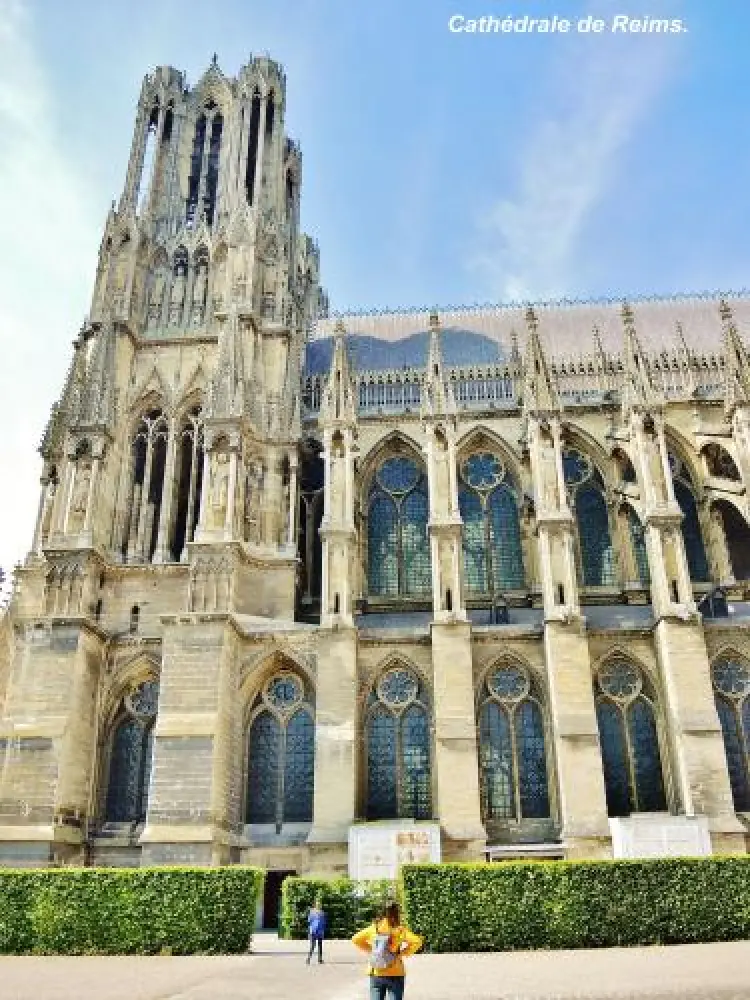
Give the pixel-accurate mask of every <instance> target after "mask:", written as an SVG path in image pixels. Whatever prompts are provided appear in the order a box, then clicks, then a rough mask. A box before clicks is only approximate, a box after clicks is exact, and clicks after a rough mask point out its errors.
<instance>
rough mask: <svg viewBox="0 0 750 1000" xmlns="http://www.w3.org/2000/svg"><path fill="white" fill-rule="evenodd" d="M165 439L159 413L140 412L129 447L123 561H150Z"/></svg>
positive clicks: (158, 510) (161, 489)
mask: <svg viewBox="0 0 750 1000" xmlns="http://www.w3.org/2000/svg"><path fill="white" fill-rule="evenodd" d="M168 439H169V425H168V423H167V419H166V417H165V415H164V413H163V412H162V410H160V409H152V410H148V411H147V412H146V413H144V414H143V416H142V417H141V419H140V420H139V422H138V425H137V427H136V431H135V435H134V437H133V443H132V446H131V469H132V478H131V485H130V497H129V503H128V505H127V510H126V523H125V529H124V532H123V543H122V555H123V560H125V561H128V562H150V561H151V560H152V558H153V555H154V552H155V551H156V543H157V539H158V536H159V520H160V515H161V507H162V500H163V493H164V473H165V467H166V458H167V444H168Z"/></svg>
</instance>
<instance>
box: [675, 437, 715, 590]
mask: <svg viewBox="0 0 750 1000" xmlns="http://www.w3.org/2000/svg"><path fill="white" fill-rule="evenodd" d="M668 455H669V467H670V469H671V471H672V483H673V486H674V495H675V500H676V501H677V503H678V505H679V507H680V510H681V511H682V515H683V516H682V523H681V525H680V528H681V530H682V538H683V541H684V543H685V555H686V556H687V563H688V570H689V572H690V579H691V580H693V581H694V582H696V583H705V582H707V581H708V580H710V579H711V575H710V573H709V571H708V559H707V557H706V545H705V542H704V540H703V532H702V530H701V524H700V518H699V517H698V503H697V500H696V495H695V487H694V485H693V478H692V476H691V474H690V471H689V469H688V467H687V465H686V464H685V463H684V462H683V461H682V459H681V458H679V456H678V455H676V454H675V453H674V452H671V451H670V452H669V453H668Z"/></svg>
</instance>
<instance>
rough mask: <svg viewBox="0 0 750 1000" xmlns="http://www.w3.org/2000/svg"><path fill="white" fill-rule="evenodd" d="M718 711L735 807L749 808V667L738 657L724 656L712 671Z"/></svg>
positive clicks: (740, 808) (738, 808) (739, 809)
mask: <svg viewBox="0 0 750 1000" xmlns="http://www.w3.org/2000/svg"><path fill="white" fill-rule="evenodd" d="M711 679H712V681H713V688H714V699H715V701H716V710H717V712H718V715H719V721H720V722H721V731H722V734H723V736H724V750H725V752H726V755H727V768H728V770H729V781H730V784H731V786H732V797H733V799H734V808H735V809H736V810H737V812H749V811H750V668H748V665H747V663H746V662H745V661H744V660H743V659H741V658H740V657H739V656H735V655H731V656H723V657H721V658H720V659H719V660H717V661H716V663H714V665H713V668H712V670H711Z"/></svg>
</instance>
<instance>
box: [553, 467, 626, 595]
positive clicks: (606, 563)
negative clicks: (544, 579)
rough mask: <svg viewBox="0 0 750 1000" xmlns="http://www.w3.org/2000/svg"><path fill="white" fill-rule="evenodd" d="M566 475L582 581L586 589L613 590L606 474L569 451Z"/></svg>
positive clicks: (615, 570) (613, 571)
mask: <svg viewBox="0 0 750 1000" xmlns="http://www.w3.org/2000/svg"><path fill="white" fill-rule="evenodd" d="M563 475H564V477H565V486H566V489H567V491H568V499H569V502H570V505H571V507H572V508H573V511H574V514H575V519H576V526H577V529H578V531H577V535H578V560H579V574H580V578H581V581H582V583H583V585H584V587H612V586H614V585H616V583H617V566H616V560H615V553H614V549H613V546H612V535H611V533H610V527H609V512H608V509H607V501H606V496H605V489H604V480H603V478H602V474H601V473H600V472H599V470H598V469H597V468H596V466H595V465H594V464H593V462H591V460H590V459H589V458H588V456H586V455H584V454H582V452H580V451H576V450H575V449H573V448H566V449H565V451H564V452H563Z"/></svg>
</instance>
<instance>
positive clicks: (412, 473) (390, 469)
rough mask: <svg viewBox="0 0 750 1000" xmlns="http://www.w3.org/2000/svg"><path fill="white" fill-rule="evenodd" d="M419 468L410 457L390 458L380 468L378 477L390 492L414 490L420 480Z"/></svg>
mask: <svg viewBox="0 0 750 1000" xmlns="http://www.w3.org/2000/svg"><path fill="white" fill-rule="evenodd" d="M419 476H420V472H419V468H418V466H417V465H416V464H415V463H414V462H412V461H411V459H408V458H399V457H396V458H388V459H386V461H385V462H383V464H382V465H381V466H380V468H379V469H378V475H377V479H378V482H379V483H380V485H381V486H382V487H383V489H385V490H387V491H388V492H389V493H394V494H403V493H408V492H409V490H413V489H414V487H415V486H416V485H417V482H418V481H419Z"/></svg>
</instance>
